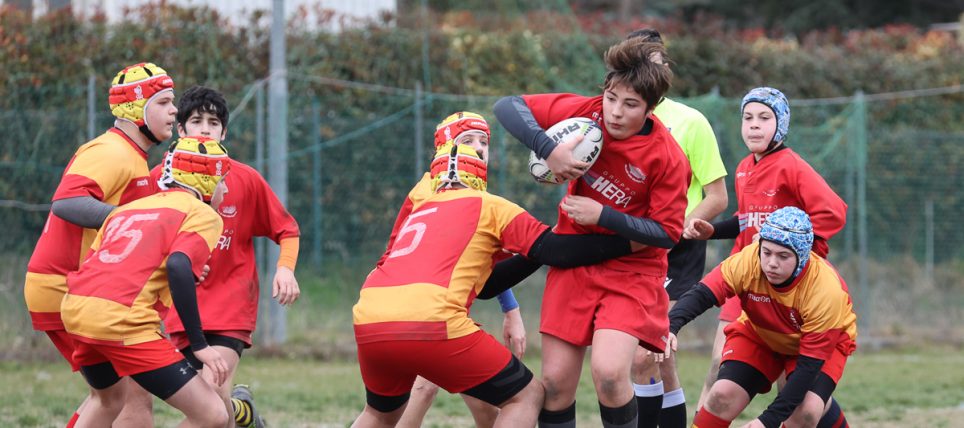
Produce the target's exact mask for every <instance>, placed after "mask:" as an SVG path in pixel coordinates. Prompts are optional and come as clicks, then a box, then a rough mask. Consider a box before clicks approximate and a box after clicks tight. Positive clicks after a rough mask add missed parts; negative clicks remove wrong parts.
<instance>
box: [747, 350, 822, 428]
mask: <svg viewBox="0 0 964 428" xmlns="http://www.w3.org/2000/svg"><path fill="white" fill-rule="evenodd" d="M823 364H824V360H820V359H816V358H813V357H808V356H805V355H800V356H799V357H797V367H796V368H795V369H794V370H793V373H790V375H789V376H787V384H786V385H784V386H783V389H782V390H780V393H779V394H777V398H776V399H774V400H773V403H771V404H770V406H769V407H767V409H766V410H764V411H763V413H762V414H760V416H758V417H757V420H759V421H760V422H763V426H766V427H779V426H780V424H782V423H783V421H785V420H787V418H789V417H790V415H791V414H793V411H794V410H796V408H797V406H799V405H800V403H802V402H803V398H804V397H805V396H806V395H807V391H809V390H810V386H811V385H813V381H814V380H815V379H816V378H817V375H818V374H819V373H820V369H821V368H823Z"/></svg>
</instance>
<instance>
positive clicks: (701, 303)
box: [669, 282, 718, 335]
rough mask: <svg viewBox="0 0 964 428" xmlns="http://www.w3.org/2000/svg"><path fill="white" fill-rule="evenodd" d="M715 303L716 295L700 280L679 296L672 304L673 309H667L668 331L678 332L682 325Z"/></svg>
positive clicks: (716, 301)
mask: <svg viewBox="0 0 964 428" xmlns="http://www.w3.org/2000/svg"><path fill="white" fill-rule="evenodd" d="M717 303H718V300H717V298H716V295H714V294H713V291H711V290H710V287H708V286H706V284H704V283H702V282H700V283H697V284H696V286H694V287H693V288H691V289H690V291H687V292H686V294H683V297H680V299H679V301H678V302H676V304H675V305H673V309H672V310H670V311H669V331H670V333H673V334H674V335H676V334H679V331H680V329H682V328H683V326H685V325H686V324H688V323H689V322H690V321H693V320H694V319H696V317H698V316H700V315H701V314H703V312H706V310H707V309H709V308H711V307H713V306H714V305H716V304H717Z"/></svg>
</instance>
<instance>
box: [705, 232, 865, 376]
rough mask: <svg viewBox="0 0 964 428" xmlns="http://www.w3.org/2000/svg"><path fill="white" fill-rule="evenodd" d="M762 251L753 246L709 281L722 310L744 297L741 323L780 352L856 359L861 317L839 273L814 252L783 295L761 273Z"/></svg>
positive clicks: (755, 244) (762, 341)
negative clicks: (732, 300)
mask: <svg viewBox="0 0 964 428" xmlns="http://www.w3.org/2000/svg"><path fill="white" fill-rule="evenodd" d="M759 248H760V244H759V243H753V244H750V245H748V246H747V247H746V248H744V249H742V250H741V251H739V252H737V253H736V254H734V255H732V256H730V257H729V258H727V259H726V260H724V261H723V263H721V264H720V265H719V266H717V267H716V268H714V269H713V271H712V272H710V273H709V275H707V276H706V277H705V278H703V281H702V282H703V283H704V284H706V286H707V287H709V288H710V290H711V291H713V294H714V295H715V296H716V300H717V305H721V304H723V301H724V300H726V299H727V298H729V297H733V296H736V297H737V298H739V299H740V304H741V306H742V308H743V314H742V315H740V318H739V319H738V320H737V321H735V322H741V323H744V324H746V325H747V326H749V327H750V328H751V329H752V330H753V331H754V332H755V333H756V334H757V336H758V337H757V338H756V339H758V341H759V342H760V343H761V344H763V345H766V346H767V347H769V348H770V349H772V350H773V351H774V352H777V353H780V354H784V355H805V356H808V357H811V358H817V359H821V360H826V359H828V358H829V357H830V355H831V353H832V352H833V351H834V349H840V350H841V351H842V352H843V353H844V355H850V354H851V353H852V352H853V351H854V349H856V347H857V342H856V341H857V315H856V314H855V313H854V308H853V302H852V301H851V299H850V294H849V293H848V291H847V284H846V283H845V282H844V280H843V278H841V277H840V275H839V274H838V273H837V271H836V269H834V267H833V266H832V265H831V264H830V263H829V262H827V261H826V260H825V259H824V258H822V257H820V256H819V255H817V254H816V252H811V253H810V261H809V262H808V263H807V266H806V267H805V268H804V270H803V272H801V273H800V275H799V276H797V278H795V279H794V280H793V282H792V283H791V284H790V285H788V286H787V287H785V288H783V289H779V290H778V289H775V288H773V286H772V285H770V282H769V281H767V279H766V276H765V275H764V274H763V270H762V269H761V268H760V256H759V251H760V250H759Z"/></svg>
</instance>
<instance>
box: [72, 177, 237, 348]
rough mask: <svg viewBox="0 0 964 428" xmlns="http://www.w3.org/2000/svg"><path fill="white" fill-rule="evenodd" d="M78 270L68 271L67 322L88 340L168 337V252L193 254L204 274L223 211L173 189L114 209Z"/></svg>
mask: <svg viewBox="0 0 964 428" xmlns="http://www.w3.org/2000/svg"><path fill="white" fill-rule="evenodd" d="M104 224H105V226H104V227H103V228H101V230H100V232H98V234H97V237H96V238H95V240H94V244H93V246H92V247H91V251H90V254H89V256H88V257H87V259H86V260H85V261H84V263H83V265H81V267H80V270H78V271H76V272H71V273H70V274H68V275H67V288H68V290H67V294H66V295H65V296H64V298H63V302H62V304H61V307H60V310H61V315H62V317H63V322H64V327H65V328H66V329H67V331H68V332H69V333H71V334H73V335H75V337H76V338H77V339H78V340H82V341H85V342H89V343H106V344H117V345H134V344H138V343H144V342H149V341H152V340H157V339H161V338H163V336H162V335H161V320H162V319H163V318H164V315H165V314H166V312H167V309H168V308H170V307H171V304H172V301H171V291H170V289H169V287H168V279H167V266H166V265H167V258H168V256H170V255H171V254H173V253H175V252H180V253H184V254H185V255H187V256H188V258H189V259H190V260H191V267H192V269H193V271H194V275H195V276H200V273H201V270H202V269H203V268H204V264H205V263H206V262H207V260H208V258H209V257H210V256H211V250H212V249H213V248H214V245H215V243H216V242H217V240H218V236H220V235H221V228H222V222H221V218H220V217H219V216H218V215H217V213H215V212H214V210H213V209H211V207H210V206H209V205H207V204H205V203H204V202H201V201H200V200H198V199H197V198H196V197H195V196H194V195H193V194H191V193H189V192H187V191H185V190H181V189H175V190H168V191H163V192H161V193H158V194H155V195H153V196H149V197H146V198H143V199H139V200H137V201H134V202H131V203H129V204H127V205H124V206H121V207H119V208H118V209H116V210H114V212H112V213H111V214H110V216H108V217H107V220H105V222H104Z"/></svg>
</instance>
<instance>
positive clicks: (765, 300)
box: [746, 293, 770, 303]
mask: <svg viewBox="0 0 964 428" xmlns="http://www.w3.org/2000/svg"><path fill="white" fill-rule="evenodd" d="M746 297H747V298H748V299H750V300H752V301H754V302H757V303H770V296H761V295H759V294H753V293H749V294H747V295H746Z"/></svg>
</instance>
